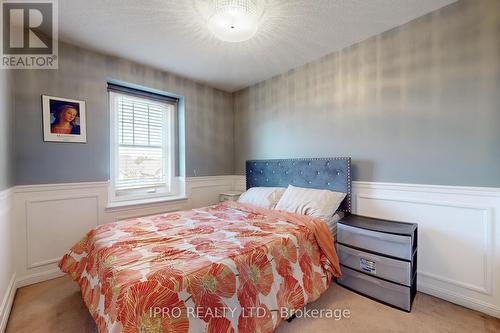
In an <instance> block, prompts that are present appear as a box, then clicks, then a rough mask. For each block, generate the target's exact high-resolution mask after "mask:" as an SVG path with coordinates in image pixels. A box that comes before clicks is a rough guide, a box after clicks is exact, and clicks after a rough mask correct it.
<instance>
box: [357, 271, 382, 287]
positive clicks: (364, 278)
mask: <svg viewBox="0 0 500 333" xmlns="http://www.w3.org/2000/svg"><path fill="white" fill-rule="evenodd" d="M358 278H360V279H362V280H365V281H368V282H370V283H375V284H376V285H377V286H382V283H381V282H380V281H377V280H375V279H373V278H370V277H368V276H365V275H363V274H361V273H358Z"/></svg>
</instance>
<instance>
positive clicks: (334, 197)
mask: <svg viewBox="0 0 500 333" xmlns="http://www.w3.org/2000/svg"><path fill="white" fill-rule="evenodd" d="M345 196H346V193H341V192H333V191H329V190H317V189H312V188H303V187H295V186H292V185H289V186H288V188H287V189H286V191H285V193H284V194H283V196H282V197H281V199H280V201H279V202H278V204H277V205H276V208H275V209H277V210H284V211H287V212H291V213H298V214H303V215H307V216H311V217H315V218H320V219H326V218H329V217H331V216H333V214H334V213H335V212H336V211H337V208H339V206H340V204H341V203H342V200H344V198H345Z"/></svg>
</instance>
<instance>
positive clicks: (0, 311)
mask: <svg viewBox="0 0 500 333" xmlns="http://www.w3.org/2000/svg"><path fill="white" fill-rule="evenodd" d="M12 192H13V191H12V189H8V190H4V191H0V332H3V331H4V330H5V327H6V326H7V319H8V318H9V314H10V309H11V308H12V302H13V301H14V295H15V291H16V288H15V279H16V274H15V270H14V260H13V257H14V251H13V245H14V224H13V223H12V214H11V211H12V210H11V208H12Z"/></svg>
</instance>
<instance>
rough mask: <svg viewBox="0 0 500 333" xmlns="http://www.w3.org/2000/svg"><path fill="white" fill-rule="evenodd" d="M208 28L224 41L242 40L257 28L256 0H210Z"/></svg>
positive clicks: (246, 38)
mask: <svg viewBox="0 0 500 333" xmlns="http://www.w3.org/2000/svg"><path fill="white" fill-rule="evenodd" d="M211 7H212V15H211V16H210V18H209V20H208V28H209V29H210V31H211V32H212V33H213V34H214V36H215V37H217V38H218V39H220V40H222V41H225V42H243V41H245V40H248V39H250V38H252V37H253V36H254V35H255V33H256V32H257V29H258V14H257V0H212V1H211Z"/></svg>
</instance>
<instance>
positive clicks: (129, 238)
mask: <svg viewBox="0 0 500 333" xmlns="http://www.w3.org/2000/svg"><path fill="white" fill-rule="evenodd" d="M246 176H247V177H246V181H247V188H250V187H273V186H278V187H286V186H288V185H290V184H292V185H295V186H300V187H309V188H317V189H330V190H333V191H338V192H344V193H347V196H346V197H345V199H344V200H343V201H342V203H341V205H340V208H339V209H340V210H341V211H344V212H349V211H350V207H351V203H350V202H351V196H350V195H351V193H350V187H351V179H350V159H349V158H326V159H287V160H257V161H247V164H246ZM59 267H60V268H61V270H62V271H63V272H66V273H68V274H69V275H70V276H71V277H72V278H73V279H74V280H75V281H76V282H77V283H78V284H79V286H80V289H81V292H82V297H83V301H84V303H85V305H86V306H87V308H88V309H89V311H90V314H91V315H92V317H93V319H94V320H95V322H96V326H97V329H98V331H99V332H100V333H106V332H110V333H121V332H126V333H129V332H137V333H139V332H175V333H177V332H179V333H181V332H186V333H187V332H214V333H215V332H273V331H274V329H275V328H276V327H277V326H278V324H280V322H281V321H283V320H285V319H288V318H289V317H291V316H293V313H294V311H295V310H298V309H301V308H302V307H304V306H305V305H306V304H307V303H310V302H312V301H315V300H316V299H318V298H319V297H320V296H321V294H322V293H323V292H324V291H325V290H326V289H327V288H328V286H329V284H330V282H331V280H332V279H333V278H335V277H338V276H339V275H340V268H339V265H338V260H337V258H336V254H335V250H334V247H333V238H332V236H331V233H330V230H328V228H327V227H326V224H325V223H322V222H321V221H318V220H315V219H311V218H309V217H306V216H300V215H299V214H292V213H287V212H280V211H276V210H269V209H260V208H255V207H252V206H249V205H245V204H241V203H236V202H225V203H220V204H217V205H213V206H210V207H205V208H199V209H193V210H189V211H182V212H175V213H166V214H160V215H154V216H147V217H142V218H135V219H130V220H125V221H119V222H115V223H111V224H105V225H101V226H98V227H97V228H95V229H93V230H91V231H89V232H88V233H87V234H86V235H85V236H84V237H83V238H82V240H81V241H80V242H78V243H77V244H75V245H74V246H73V247H72V248H71V250H70V251H69V252H68V253H67V254H65V255H64V257H63V258H62V259H61V261H60V262H59Z"/></svg>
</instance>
